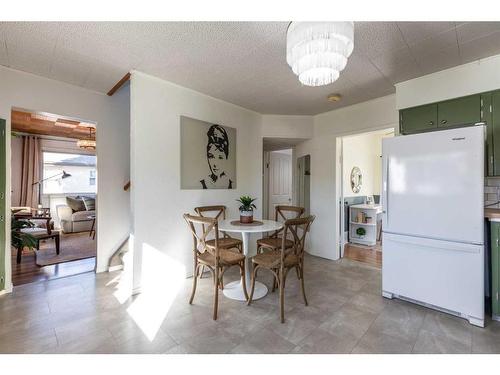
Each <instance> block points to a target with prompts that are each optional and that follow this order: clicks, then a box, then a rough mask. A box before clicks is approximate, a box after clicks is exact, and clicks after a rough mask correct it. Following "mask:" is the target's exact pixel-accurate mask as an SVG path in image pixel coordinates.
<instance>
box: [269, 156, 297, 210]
mask: <svg viewBox="0 0 500 375" xmlns="http://www.w3.org/2000/svg"><path fill="white" fill-rule="evenodd" d="M292 194H293V182H292V149H285V150H279V151H271V152H269V190H268V197H269V198H268V199H269V203H268V211H267V212H268V215H267V218H268V219H270V220H273V219H274V212H275V210H276V206H289V205H291V204H292Z"/></svg>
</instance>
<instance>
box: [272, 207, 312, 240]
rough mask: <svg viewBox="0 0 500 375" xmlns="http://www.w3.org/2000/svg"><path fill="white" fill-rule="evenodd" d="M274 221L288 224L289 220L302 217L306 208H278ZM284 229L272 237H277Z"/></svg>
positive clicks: (276, 208)
mask: <svg viewBox="0 0 500 375" xmlns="http://www.w3.org/2000/svg"><path fill="white" fill-rule="evenodd" d="M274 211H275V212H274V219H275V220H276V221H280V222H282V223H284V222H286V221H287V220H288V219H297V218H299V217H301V216H302V215H303V214H304V212H305V208H304V207H298V206H281V205H279V206H276V207H275V210H274ZM282 230H283V228H282V229H279V230H277V231H276V232H274V233H273V234H272V235H271V237H277V236H278V233H280V232H281V231H282Z"/></svg>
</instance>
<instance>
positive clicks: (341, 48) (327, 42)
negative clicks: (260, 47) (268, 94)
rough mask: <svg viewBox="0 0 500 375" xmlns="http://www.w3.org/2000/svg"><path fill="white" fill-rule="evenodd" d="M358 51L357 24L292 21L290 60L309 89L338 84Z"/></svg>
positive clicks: (300, 79) (289, 45) (287, 38)
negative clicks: (310, 87) (355, 29)
mask: <svg viewBox="0 0 500 375" xmlns="http://www.w3.org/2000/svg"><path fill="white" fill-rule="evenodd" d="M353 49H354V23H353V22H291V23H290V25H289V26H288V31H287V35H286V61H287V63H288V65H290V67H291V68H292V70H293V72H294V73H295V74H296V75H297V76H298V77H299V81H300V82H301V83H302V84H304V85H306V86H324V85H328V84H330V83H333V82H335V81H336V80H337V79H338V78H339V75H340V72H341V71H342V70H343V69H344V68H345V66H346V64H347V59H348V58H349V56H350V55H351V53H352V50H353Z"/></svg>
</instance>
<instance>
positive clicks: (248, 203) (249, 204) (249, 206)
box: [236, 195, 257, 211]
mask: <svg viewBox="0 0 500 375" xmlns="http://www.w3.org/2000/svg"><path fill="white" fill-rule="evenodd" d="M256 200H257V198H250V197H249V196H248V195H242V196H241V197H240V199H236V202H239V203H241V206H240V211H253V209H254V208H257V207H256V206H255V204H253V202H255V201H256Z"/></svg>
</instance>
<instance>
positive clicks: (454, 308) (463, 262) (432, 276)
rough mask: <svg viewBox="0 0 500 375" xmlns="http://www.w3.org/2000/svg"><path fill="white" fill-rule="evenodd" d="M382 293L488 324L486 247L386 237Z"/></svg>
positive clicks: (385, 235)
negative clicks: (485, 288)
mask: <svg viewBox="0 0 500 375" xmlns="http://www.w3.org/2000/svg"><path fill="white" fill-rule="evenodd" d="M383 244H384V257H383V266H382V268H383V272H382V290H383V292H384V295H386V296H387V295H396V296H400V297H405V298H408V299H411V300H415V301H418V302H422V303H425V304H429V305H432V306H434V307H438V308H441V309H445V310H448V311H451V312H455V313H459V314H461V315H462V316H463V317H466V318H468V319H469V321H470V322H471V323H473V324H476V325H482V324H484V246H482V245H468V244H463V243H456V242H455V243H454V242H446V241H437V240H429V239H425V238H416V237H407V236H399V235H394V234H388V233H384V234H383Z"/></svg>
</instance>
